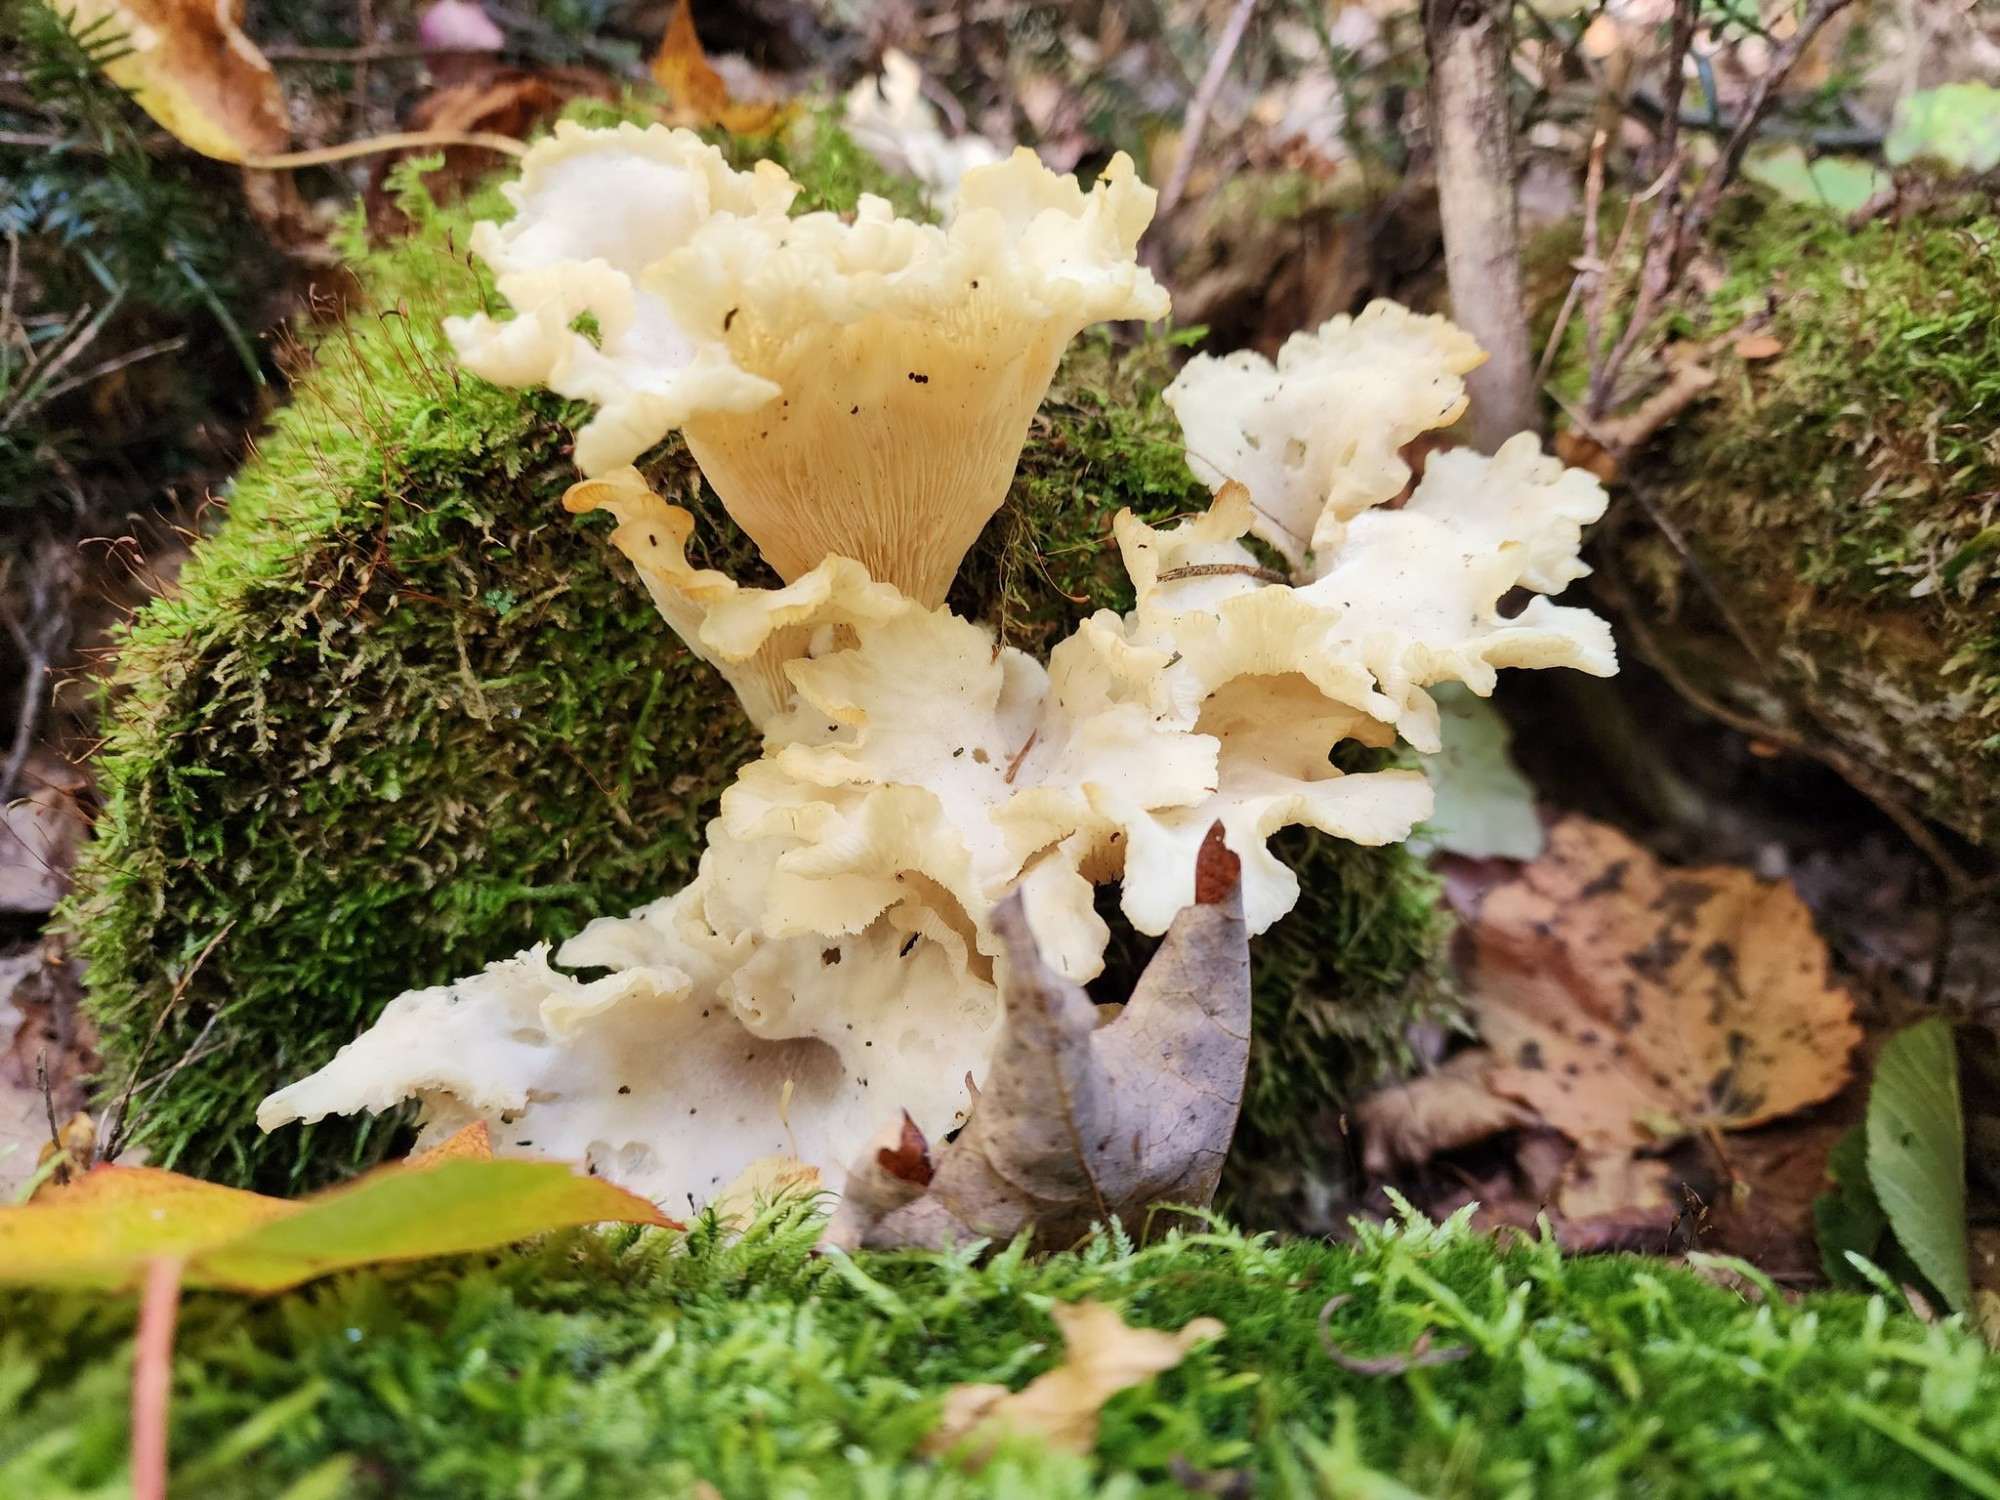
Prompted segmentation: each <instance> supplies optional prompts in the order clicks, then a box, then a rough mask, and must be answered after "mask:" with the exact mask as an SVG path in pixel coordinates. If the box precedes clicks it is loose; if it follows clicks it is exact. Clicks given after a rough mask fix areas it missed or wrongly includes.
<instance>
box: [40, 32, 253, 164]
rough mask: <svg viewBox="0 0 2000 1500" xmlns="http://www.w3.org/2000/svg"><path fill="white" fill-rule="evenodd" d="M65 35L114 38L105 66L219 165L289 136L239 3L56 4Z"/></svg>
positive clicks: (98, 39)
mask: <svg viewBox="0 0 2000 1500" xmlns="http://www.w3.org/2000/svg"><path fill="white" fill-rule="evenodd" d="M57 4H58V6H59V8H62V9H63V11H64V16H65V20H66V21H67V23H68V25H69V28H70V30H71V31H73V32H75V33H76V34H78V35H79V36H83V35H85V34H86V33H88V36H89V39H90V40H91V41H92V42H93V43H99V42H106V43H108V42H110V41H111V40H112V39H114V38H119V37H122V38H123V39H124V40H123V43H122V45H120V46H119V47H118V48H117V49H116V50H118V51H119V52H122V53H123V55H122V56H119V57H116V58H115V59H114V60H112V61H111V62H108V63H106V64H105V66H104V73H105V76H106V77H107V78H109V79H110V80H111V81H112V82H113V83H115V84H117V85H118V86H119V87H120V88H124V89H129V90H130V91H131V93H132V97H133V99H134V100H136V101H137V102H138V105H139V107H140V108H141V109H143V110H145V111H146V113H147V114H149V115H151V116H152V117H153V118H154V119H155V120H157V121H159V122H160V124H161V125H163V126H165V127H166V129H167V131H168V132H169V133H170V134H172V135H173V136H174V138H175V139H176V140H178V141H180V142H181V144H183V145H185V146H190V147H192V148H193V149H194V150H196V151H199V152H200V153H201V154H202V155H203V156H212V157H214V158H215V159H216V160H218V161H236V162H240V161H243V160H244V159H246V158H248V157H257V156H273V155H276V154H277V153H279V152H282V151H283V150H284V149H285V146H286V144H287V143H288V142H289V140H290V138H291V130H290V127H289V125H288V124H287V122H286V116H285V99H284V94H283V92H282V91H281V90H280V89H279V87H278V77H277V74H275V73H273V72H272V71H271V64H270V63H269V62H268V61H266V60H265V57H264V54H263V53H261V52H259V51H258V50H257V48H256V46H255V45H254V44H253V43H252V42H251V40H250V39H249V38H248V37H247V36H245V35H244V34H243V32H242V30H241V27H240V25H239V23H240V22H241V21H242V19H243V10H242V5H241V0H235V3H232V0H57Z"/></svg>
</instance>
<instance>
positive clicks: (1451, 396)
mask: <svg viewBox="0 0 2000 1500" xmlns="http://www.w3.org/2000/svg"><path fill="white" fill-rule="evenodd" d="M1485 359H1486V355H1485V352H1484V351H1483V350H1481V349H1480V347H1479V345H1478V344H1477V343H1475V342H1474V341H1473V338H1472V336H1471V335H1470V334H1468V333H1466V332H1465V331H1464V330H1463V329H1461V328H1459V327H1458V326H1456V325H1455V324H1453V323H1450V322H1447V321H1446V320H1445V319H1443V318H1440V317H1425V316H1422V315H1420V314H1417V313H1413V312H1411V311H1410V310H1409V309H1408V308H1406V307H1401V306H1398V305H1397V304H1396V303H1394V302H1371V303H1369V304H1368V306H1367V307H1365V308H1363V309H1362V311H1361V312H1360V314H1359V315H1358V316H1355V317H1352V318H1349V317H1338V318H1332V319H1329V320H1328V321H1327V322H1326V323H1324V324H1322V325H1321V326H1320V327H1319V328H1318V329H1317V330H1316V331H1314V332H1312V333H1295V334H1293V335H1292V336H1291V337H1290V338H1289V339H1287V340H1286V341H1285V345H1284V347H1283V348H1282V349H1280V350H1279V351H1278V359H1277V363H1276V364H1273V363H1272V362H1271V361H1270V360H1268V359H1266V358H1264V356H1263V355H1261V354H1258V353H1256V352H1254V351H1251V350H1242V351H1239V352H1237V353H1235V354H1231V355H1227V356H1225V357H1223V358H1220V359H1218V358H1215V357H1214V356H1212V355H1198V356H1196V357H1195V358H1194V359H1192V360H1190V361H1189V362H1188V364H1187V367H1186V368H1185V369H1183V370H1182V371H1181V373H1180V375H1179V376H1178V377H1177V378H1176V379H1175V380H1174V383H1173V384H1172V385H1170V386H1168V387H1167V389H1166V393H1165V399H1166V402H1167V404H1168V405H1169V406H1171V407H1172V408H1173V410H1174V415H1175V416H1176V417H1178V418H1179V419H1180V424H1181V432H1182V434H1183V436H1184V438H1185V440H1186V443H1187V453H1188V467H1189V468H1191V469H1193V470H1194V472H1195V474H1196V476H1197V477H1198V478H1200V479H1201V480H1202V481H1203V482H1204V483H1206V484H1207V485H1208V486H1209V487H1210V488H1211V489H1215V490H1220V489H1221V488H1222V486H1223V485H1224V484H1225V483H1227V482H1228V481H1230V480H1232V479H1233V480H1235V481H1237V482H1238V483H1240V484H1242V485H1243V486H1244V487H1245V488H1246V489H1247V490H1248V491H1249V492H1250V501H1251V504H1252V505H1253V506H1254V507H1255V508H1256V521H1255V523H1254V525H1253V528H1252V529H1253V530H1254V531H1255V532H1256V534H1257V535H1258V536H1260V537H1262V538H1263V539H1264V540H1265V541H1267V542H1269V543H1270V544H1271V545H1272V546H1274V547H1276V548H1277V549H1278V550H1279V551H1281V552H1283V553H1284V554H1285V557H1286V559H1287V560H1288V561H1289V562H1290V563H1291V564H1292V566H1293V567H1294V568H1295V569H1300V570H1302V571H1306V567H1305V565H1306V561H1307V558H1308V556H1309V555H1317V554H1319V553H1323V552H1325V551H1327V550H1328V549H1329V548H1330V547H1331V546H1333V545H1334V544H1336V543H1337V542H1338V540H1339V526H1340V523H1342V522H1344V521H1347V520H1349V519H1351V518H1352V517H1353V516H1355V515H1357V514H1359V513H1360V512H1361V511H1364V510H1366V509H1368V507H1370V506H1373V505H1380V504H1381V503H1382V502H1383V501H1385V500H1389V499H1392V498H1394V496H1395V495H1396V494H1397V492H1398V491H1400V490H1401V489H1402V488H1403V486H1404V485H1406V484H1408V483H1409V479H1410V467H1409V465H1408V464H1406V463H1405V462H1403V459H1402V456H1401V452H1400V450H1401V448H1402V447H1403V445H1404V444H1405V443H1407V442H1409V441H1410V439H1412V438H1414V437H1416V436H1417V435H1418V434H1419V433H1423V432H1428V431H1430V430H1431V429H1432V428H1436V427H1447V426H1449V425H1450V424H1451V423H1453V422H1455V421H1457V420H1458V418H1459V416H1460V415H1461V414H1462V413H1463V412H1464V411H1465V382H1464V380H1463V379H1462V378H1461V377H1462V376H1463V375H1465V373H1466V372H1467V371H1469V370H1473V369H1476V368H1477V367H1478V366H1479V365H1480V364H1482V363H1484V362H1485Z"/></svg>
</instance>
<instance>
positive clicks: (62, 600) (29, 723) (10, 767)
mask: <svg viewBox="0 0 2000 1500" xmlns="http://www.w3.org/2000/svg"><path fill="white" fill-rule="evenodd" d="M74 578H75V565H74V560H73V558H72V557H71V556H70V554H69V550H68V548H67V547H66V546H65V545H63V544H62V543H58V542H48V543H44V544H43V545H42V546H41V547H40V548H38V549H37V551H36V553H35V556H34V560H33V561H32V563H31V564H30V566H29V573H28V580H27V589H28V617H27V619H26V620H25V621H24V620H22V619H21V618H19V617H18V616H17V615H16V614H15V613H14V611H13V610H12V609H11V608H10V607H8V606H7V605H6V603H5V601H4V599H0V621H4V622H5V624H6V627H7V633H8V634H9V635H11V636H13V638H14V645H15V648H16V649H17V650H19V651H20V653H21V658H22V665H21V702H20V705H19V707H18V708H17V709H16V711H15V716H14V742H13V745H12V746H11V747H10V748H9V750H8V752H7V759H6V762H5V764H4V765H0V807H5V806H6V805H7V803H8V802H9V801H10V800H11V799H12V798H13V795H14V790H15V788H16V787H17V786H19V785H20V782H21V772H22V770H23V769H24V768H25V767H26V766H27V764H28V756H29V755H30V754H31V753H32V752H33V750H34V748H35V734H36V731H37V730H39V729H40V728H41V722H42V710H43V708H44V706H45V705H46V703H47V700H48V685H47V678H48V675H49V668H50V667H51V666H52V665H53V664H54V663H55V661H56V659H57V658H58V657H59V656H61V655H62V653H63V651H64V650H65V649H66V648H67V647H68V645H69V638H70V634H71V632H72V630H73V629H74V622H73V621H72V620H71V619H70V613H69V602H70V585H71V583H72V581H73V579H74ZM16 837H17V838H19V835H18V834H17V835H16ZM22 842H23V843H25V842H26V841H25V840H22Z"/></svg>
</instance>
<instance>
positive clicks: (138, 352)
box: [42, 335, 187, 401]
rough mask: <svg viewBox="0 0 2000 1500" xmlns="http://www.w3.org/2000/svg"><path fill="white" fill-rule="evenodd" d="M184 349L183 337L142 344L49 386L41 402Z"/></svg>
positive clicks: (185, 342)
mask: <svg viewBox="0 0 2000 1500" xmlns="http://www.w3.org/2000/svg"><path fill="white" fill-rule="evenodd" d="M186 347H187V338H186V336H185V335H180V336H177V337H174V338H170V339H161V340H160V341H159V342H158V343H156V344H142V345H140V346H139V347H138V348H137V349H134V350H132V351H131V352H130V353H129V354H121V355H119V356H118V357H117V358H116V359H107V360H106V361H104V363H103V364H101V365H96V366H93V367H92V368H91V369H88V370H86V371H84V372H83V373H82V374H81V375H72V376H70V378H69V379H67V380H65V381H63V382H62V383H60V384H59V385H52V386H50V387H49V388H48V389H47V390H45V391H43V392H42V400H44V401H53V400H55V399H56V397H58V396H66V395H68V394H69V393H70V392H71V391H74V390H79V389H81V388H82V387H84V386H86V385H89V384H90V383H91V382H92V381H93V380H102V379H103V378H104V377H105V376H107V375H113V374H116V373H117V372H118V371H120V370H123V369H126V368H127V367H129V366H131V365H136V364H139V363H140V362H141V361H143V360H148V359H151V358H152V357H153V356H154V355H156V354H173V353H175V352H176V351H178V350H181V349H185V348H186Z"/></svg>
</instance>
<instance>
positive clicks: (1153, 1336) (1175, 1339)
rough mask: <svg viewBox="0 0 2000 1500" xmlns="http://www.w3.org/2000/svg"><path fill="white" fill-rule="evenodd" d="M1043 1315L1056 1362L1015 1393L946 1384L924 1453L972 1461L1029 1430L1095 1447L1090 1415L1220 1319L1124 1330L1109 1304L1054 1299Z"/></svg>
mask: <svg viewBox="0 0 2000 1500" xmlns="http://www.w3.org/2000/svg"><path fill="white" fill-rule="evenodd" d="M1049 1316H1050V1317H1052V1318H1054V1319H1055V1321H1056V1327H1057V1328H1059V1329H1061V1330H1062V1337H1063V1353H1064V1359H1063V1362H1062V1363H1061V1364H1059V1365H1057V1366H1056V1367H1055V1368H1054V1369H1053V1370H1050V1371H1048V1372H1047V1373H1046V1374H1043V1375H1037V1376H1036V1377H1035V1378H1034V1379H1033V1380H1031V1381H1029V1382H1028V1384H1027V1385H1026V1386H1024V1387H1023V1388H1022V1389H1021V1390H1019V1391H1010V1390H1008V1389H1007V1387H1006V1386H1004V1385H984V1384H982V1385H959V1386H953V1387H952V1389H951V1391H950V1393H949V1394H948V1395H947V1396H946V1397H945V1405H944V1417H943V1420H942V1421H940V1422H939V1424H938V1427H937V1430H936V1431H935V1432H933V1433H932V1434H931V1435H930V1436H929V1437H927V1438H926V1439H924V1442H923V1445H922V1450H921V1451H923V1452H925V1453H931V1454H936V1453H946V1452H949V1451H951V1450H952V1449H954V1448H958V1447H959V1445H960V1444H961V1443H963V1444H965V1445H966V1447H965V1449H964V1450H963V1451H964V1454H965V1456H966V1457H967V1458H968V1459H970V1460H971V1461H972V1462H973V1463H975V1464H978V1463H984V1462H985V1461H986V1460H987V1459H988V1458H990V1457H992V1454H993V1449H994V1446H995V1445H996V1444H997V1443H998V1442H999V1441H1000V1439H1001V1438H1002V1437H1003V1436H1004V1435H1006V1434H1008V1433H1010V1432H1011V1433H1017V1434H1021V1435H1024V1436H1032V1437H1035V1438H1038V1439H1040V1440H1041V1442H1042V1443H1044V1444H1045V1445H1046V1446H1048V1447H1050V1448H1054V1449H1056V1450H1058V1451H1059V1452H1063V1453H1088V1452H1090V1451H1091V1450H1092V1449H1093V1448H1095V1447H1096V1446H1097V1415H1098V1412H1099V1411H1100V1410H1101V1409H1102V1408H1103V1406H1104V1403H1105V1402H1106V1401H1109V1400H1110V1399H1111V1398H1112V1397H1113V1396H1115V1395H1117V1394H1118V1393H1119V1392H1120V1391H1122V1390H1127V1389H1129V1388H1130V1387H1132V1386H1135V1385H1139V1384H1141V1383H1142V1382H1144V1381H1147V1380H1150V1379H1152V1378H1153V1376H1155V1375H1158V1374H1160V1373H1161V1372H1162V1371H1165V1370H1171V1369H1173V1368H1174V1367H1175V1366H1176V1365H1178V1364H1179V1363H1180V1362H1181V1361H1182V1360H1183V1359H1185V1358H1187V1352H1188V1350H1190V1349H1192V1348H1193V1347H1194V1346H1195V1345H1196V1344H1200V1343H1205V1342H1207V1341H1208V1340H1210V1339H1216V1338H1220V1337H1221V1336H1222V1333H1223V1327H1222V1324H1221V1323H1219V1322H1218V1321H1217V1320H1216V1319H1214V1318H1196V1319H1195V1320H1194V1321H1193V1322H1191V1323H1189V1324H1188V1325H1187V1326H1186V1327H1185V1328H1183V1329H1181V1331H1180V1332H1179V1333H1160V1332H1158V1331H1156V1330H1154V1329H1151V1328H1132V1327H1130V1326H1128V1325H1127V1324H1126V1322H1125V1320H1124V1319H1123V1318H1121V1317H1120V1316H1119V1315H1118V1311H1117V1309H1116V1308H1111V1307H1106V1306H1104V1305H1103V1304H1102V1303H1098V1302H1078V1303H1074V1304H1066V1303H1061V1302H1058V1303H1056V1304H1055V1305H1054V1306H1052V1307H1050V1309H1049Z"/></svg>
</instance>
